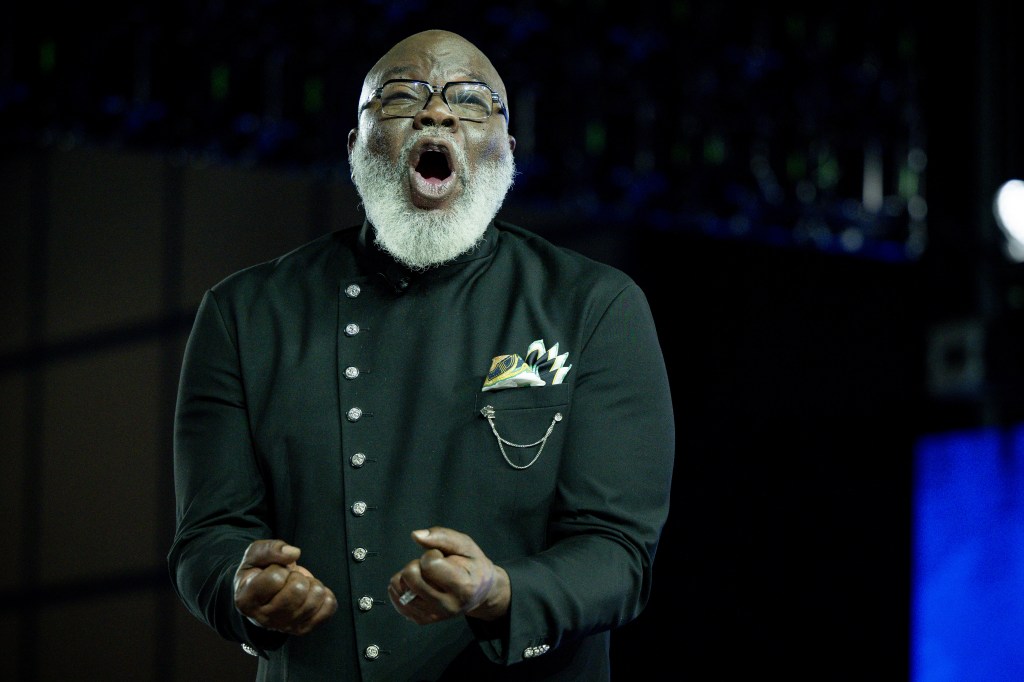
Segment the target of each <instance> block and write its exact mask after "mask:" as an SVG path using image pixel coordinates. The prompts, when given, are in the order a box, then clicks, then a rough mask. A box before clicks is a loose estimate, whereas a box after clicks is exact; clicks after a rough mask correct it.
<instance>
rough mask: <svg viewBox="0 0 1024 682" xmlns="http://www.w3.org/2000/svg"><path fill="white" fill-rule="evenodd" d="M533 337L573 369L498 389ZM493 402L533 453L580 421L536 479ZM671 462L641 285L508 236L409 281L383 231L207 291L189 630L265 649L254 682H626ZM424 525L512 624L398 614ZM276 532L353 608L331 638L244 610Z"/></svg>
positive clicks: (178, 447) (183, 585)
mask: <svg viewBox="0 0 1024 682" xmlns="http://www.w3.org/2000/svg"><path fill="white" fill-rule="evenodd" d="M539 340H542V341H543V343H544V345H545V346H546V347H548V348H550V347H552V346H554V344H555V343H557V344H558V352H559V353H568V356H567V359H566V364H568V365H571V369H570V371H569V372H568V373H567V374H566V376H565V379H564V382H563V383H562V384H560V385H551V384H550V382H549V383H548V385H545V386H536V387H518V388H508V389H504V390H497V391H482V390H481V388H482V386H483V382H484V378H485V375H486V374H487V372H488V369H489V368H490V366H491V361H492V358H494V357H495V356H498V355H503V354H518V355H520V356H521V357H524V358H525V357H526V353H527V349H528V347H529V346H530V344H531V343H532V342H534V341H539ZM346 370H347V371H346ZM488 405H489V406H491V407H492V408H493V410H494V413H493V414H494V426H495V428H496V429H497V431H498V433H499V434H500V435H501V437H502V438H504V439H506V440H507V441H510V442H513V443H519V444H529V443H534V442H535V441H537V440H538V439H540V438H541V437H542V436H543V435H544V434H545V433H546V431H547V429H548V428H549V427H550V426H551V424H552V423H553V420H555V414H556V413H560V414H561V420H560V421H554V427H553V429H552V431H551V433H550V436H549V437H548V438H547V440H546V441H545V442H544V444H543V445H544V449H543V451H542V452H541V453H540V456H539V457H538V458H537V459H536V461H535V462H534V463H533V464H532V465H531V466H529V467H527V468H520V467H523V466H524V465H525V464H527V463H528V462H530V460H532V459H533V458H534V456H535V455H536V454H537V452H538V450H539V446H535V447H531V448H515V447H511V446H508V445H506V446H505V447H504V450H505V454H504V455H503V454H502V451H501V449H500V448H499V442H498V440H497V439H496V437H495V434H494V433H493V432H492V429H491V425H490V424H489V422H488V420H487V419H485V418H484V416H483V415H482V414H481V410H482V409H483V408H484V407H485V406H488ZM353 408H356V409H353ZM356 410H358V412H357V411H356ZM506 457H507V458H508V459H506ZM673 457H674V421H673V413H672V405H671V397H670V393H669V386H668V380H667V375H666V371H665V365H664V360H663V357H662V352H661V349H660V346H659V343H658V337H657V332H656V330H655V325H654V322H653V320H652V318H651V313H650V309H649V307H648V304H647V300H646V298H645V297H644V295H643V293H642V291H641V290H640V289H639V288H638V287H637V286H636V284H635V283H634V282H633V281H632V280H630V279H629V278H628V277H627V276H626V275H625V274H624V273H622V272H620V271H618V270H616V269H614V268H611V267H609V266H606V265H603V264H600V263H597V262H595V261H593V260H590V259H588V258H585V257H583V256H581V255H579V254H576V253H573V252H571V251H568V250H565V249H562V248H558V247H556V246H553V245H552V244H550V243H549V242H547V241H545V240H543V239H541V238H540V237H538V236H536V235H534V234H531V233H530V232H528V231H526V230H523V229H521V228H518V227H515V226H512V225H509V224H506V223H502V222H500V221H498V222H496V223H495V224H494V225H491V226H490V227H489V228H488V230H487V233H486V235H485V239H484V241H483V243H482V244H481V245H480V246H479V247H478V248H477V249H475V250H473V251H471V252H470V253H468V254H466V255H464V256H463V257H461V258H459V259H458V260H457V262H455V263H452V264H450V265H446V266H443V267H440V268H435V269H432V270H429V271H427V272H426V273H420V274H416V273H411V272H408V271H406V270H405V269H403V268H401V267H400V266H399V265H397V264H396V263H395V262H394V261H393V260H391V259H390V258H388V257H387V256H385V255H384V254H383V253H382V252H381V251H380V250H378V249H377V248H376V247H375V246H374V245H373V243H372V228H370V227H369V226H368V225H366V224H364V225H362V226H361V227H353V228H350V229H346V230H340V231H338V232H335V233H333V234H331V235H327V236H325V237H322V238H320V239H318V240H316V241H314V242H311V243H310V244H307V245H305V246H303V247H301V248H299V249H297V250H295V251H293V252H291V253H289V254H287V255H285V256H282V257H280V258H278V259H276V260H273V261H270V262H267V263H263V264H260V265H256V266H254V267H251V268H248V269H246V270H243V271H241V272H239V273H236V274H235V275H232V276H231V277H229V278H227V279H226V280H224V281H223V282H221V283H219V284H217V285H216V286H214V287H213V288H212V289H211V290H210V291H208V292H207V294H206V295H205V297H204V299H203V301H202V304H201V306H200V308H199V311H198V314H197V317H196V321H195V326H194V329H193V331H192V335H191V337H190V339H189V342H188V345H187V349H186V352H185V359H184V364H183V368H182V374H181V384H180V390H179V398H178V405H177V413H176V417H175V444H174V467H175V485H176V495H177V520H178V525H177V532H176V535H175V538H174V542H173V545H172V547H171V550H170V553H169V564H170V569H171V573H172V577H173V580H174V583H175V587H176V589H177V591H178V594H179V595H180V597H181V598H182V600H183V601H184V603H185V604H186V605H187V606H188V608H189V609H190V610H191V611H192V613H193V614H195V616H196V617H198V618H200V619H201V620H203V621H205V622H207V623H208V624H209V625H210V626H212V627H213V628H215V629H216V630H217V631H218V632H219V633H220V634H221V635H222V636H224V637H226V638H228V639H232V640H236V641H239V642H247V643H249V644H250V645H252V646H253V647H255V648H256V649H258V650H259V651H260V652H261V661H260V674H259V677H260V679H268V680H284V679H289V680H385V681H387V682H398V681H402V680H442V679H450V680H476V679H481V680H602V679H607V676H608V674H609V660H608V645H609V639H608V632H609V630H610V629H612V628H614V627H617V626H619V625H622V624H624V623H626V622H629V621H630V620H632V619H633V618H635V617H636V616H637V615H638V614H639V613H640V612H641V610H642V609H643V608H644V606H645V604H646V602H647V599H648V597H649V595H650V590H651V579H652V575H651V567H652V561H653V558H654V552H655V549H656V546H657V543H658V540H659V536H660V533H661V530H662V527H663V525H664V523H665V520H666V516H667V513H668V504H669V488H670V481H671V474H672V468H673ZM513 465H515V466H513ZM359 502H362V503H364V505H365V511H364V510H363V506H364V505H357V504H356V503H359ZM354 508H355V509H357V510H359V511H361V512H362V513H357V512H354V511H353V509H354ZM431 525H442V526H448V527H451V528H454V529H456V530H459V531H462V532H464V533H467V534H468V535H470V536H471V537H472V538H473V539H474V540H475V541H476V542H477V544H479V545H480V547H481V548H482V549H483V551H484V552H485V553H486V554H487V555H488V556H489V557H490V558H491V559H492V560H493V561H494V562H495V563H497V564H499V565H500V566H502V567H503V568H504V569H505V570H506V571H507V572H508V575H509V577H510V580H511V586H512V602H511V608H510V612H509V615H508V617H507V618H506V619H505V620H503V621H500V622H498V623H492V624H483V623H480V622H477V621H474V620H473V619H468V618H462V619H455V620H451V621H447V622H444V623H440V624H434V625H428V626H417V625H414V624H411V623H409V622H407V621H406V620H405V619H404V618H402V617H401V616H400V615H399V614H398V613H397V612H396V611H395V610H394V609H393V608H392V606H391V604H390V602H389V601H388V598H387V593H386V587H387V581H388V579H389V578H390V576H391V575H392V574H393V573H395V572H396V571H398V570H399V569H400V568H401V567H402V566H403V565H404V564H405V563H406V562H407V561H409V560H410V559H412V558H414V557H416V556H419V554H420V552H421V551H422V550H421V549H420V548H419V546H418V545H416V544H415V543H414V542H413V541H412V540H411V538H410V532H411V531H412V530H414V529H418V528H426V527H429V526H431ZM260 538H281V539H284V540H287V541H288V542H289V543H291V544H293V545H296V546H298V547H300V548H301V549H302V559H301V561H300V563H301V564H302V565H304V566H305V567H306V568H308V569H309V570H311V571H312V573H313V574H314V575H315V576H317V577H318V578H319V579H320V580H322V581H323V582H324V584H326V585H327V586H328V587H330V588H331V589H332V590H333V591H334V592H335V594H336V595H337V597H338V600H339V608H338V611H337V613H336V614H335V615H334V616H333V617H332V618H331V619H330V620H329V621H328V622H326V623H325V624H323V625H322V626H321V627H320V628H318V629H317V630H316V631H314V632H313V633H311V634H309V635H306V636H304V637H287V636H284V635H281V634H278V633H272V632H268V631H261V630H260V629H259V628H256V627H253V626H251V625H249V624H248V623H247V622H246V621H245V619H244V618H242V617H241V616H240V614H239V613H238V612H237V610H236V609H235V607H234V604H233V599H232V576H233V574H234V571H235V568H236V567H237V565H238V563H239V561H240V560H241V557H242V554H243V552H244V551H245V548H246V547H247V546H248V544H249V543H250V542H251V541H253V540H256V539H260ZM364 596H366V597H370V598H371V600H370V601H367V600H364V601H363V606H364V608H365V607H366V605H367V604H370V608H369V609H368V610H362V609H360V607H359V600H360V598H361V597H364ZM371 646H375V647H376V649H375V650H374V649H370V651H371V652H372V651H376V652H378V655H377V656H376V657H375V658H371V657H368V656H367V652H368V647H371Z"/></svg>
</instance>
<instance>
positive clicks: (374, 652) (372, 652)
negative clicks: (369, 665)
mask: <svg viewBox="0 0 1024 682" xmlns="http://www.w3.org/2000/svg"><path fill="white" fill-rule="evenodd" d="M363 656H366V658H367V659H369V660H371V661H375V660H377V657H378V656H380V647H379V646H377V645H376V644H371V645H370V646H368V647H366V649H364V650H363Z"/></svg>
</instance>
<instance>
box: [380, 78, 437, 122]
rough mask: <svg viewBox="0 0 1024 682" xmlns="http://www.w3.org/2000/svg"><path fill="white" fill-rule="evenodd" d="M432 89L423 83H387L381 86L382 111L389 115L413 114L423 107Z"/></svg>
mask: <svg viewBox="0 0 1024 682" xmlns="http://www.w3.org/2000/svg"><path fill="white" fill-rule="evenodd" d="M429 96H430V89H429V88H428V87H427V86H426V85H424V84H423V83H387V84H386V85H384V87H383V88H381V91H380V103H381V111H383V112H384V114H386V115H388V116H411V115H415V114H416V112H417V111H419V110H420V109H422V108H423V106H424V105H425V104H426V103H427V97H429Z"/></svg>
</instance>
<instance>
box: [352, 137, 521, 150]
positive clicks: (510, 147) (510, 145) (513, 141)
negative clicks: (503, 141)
mask: <svg viewBox="0 0 1024 682" xmlns="http://www.w3.org/2000/svg"><path fill="white" fill-rule="evenodd" d="M351 139H352V138H351V137H349V143H348V146H349V147H350V148H351V147H352V142H351ZM508 150H509V151H510V152H514V151H515V150H516V138H514V137H512V136H511V135H509V136H508Z"/></svg>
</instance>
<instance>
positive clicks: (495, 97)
mask: <svg viewBox="0 0 1024 682" xmlns="http://www.w3.org/2000/svg"><path fill="white" fill-rule="evenodd" d="M392 83H416V84H418V85H425V86H427V88H429V89H430V95H429V96H428V97H427V101H426V102H424V103H423V109H426V108H427V107H429V106H430V98H431V97H433V96H434V95H440V96H441V101H442V102H444V105H445V106H446V107H448V111H451V112H452V114H455V111H454V110H452V105H451V104H449V103H448V96H447V95H446V94H445V93H446V92H447V91H448V88H449V87H450V86H452V85H482V86H483V87H485V88H487V91H488V92H490V93H491V101H492V102H494V103H495V104H497V105H498V108H499V110H500V111H501V115H502V116H504V117H505V124H506V125H508V109H507V108H506V107H505V102H504V101H502V99H501V95H499V94H498V93H497V92H495V91H494V89H493V88H491V86H489V85H488V84H487V83H484V82H483V81H448V82H447V83H445V84H444V85H442V86H441V87H437V86H435V85H433V84H432V83H428V82H427V81H421V80H417V79H415V78H392V79H390V80H386V81H384V82H383V83H381V84H380V87H378V88H377V89H376V90H374V91H373V97H371V99H379V98H380V96H381V93H382V92H384V88H385V87H387V86H388V85H391V84H392ZM423 109H420V111H423ZM380 113H382V114H384V115H385V116H387V117H389V118H415V117H416V114H411V115H410V114H385V113H384V105H383V104H381V110H380ZM416 113H419V112H416ZM490 117H491V115H490V114H488V115H487V117H485V118H469V117H467V116H459V117H458V118H459V120H460V121H473V122H474V123H483V122H484V121H486V120H487V119H488V118H490Z"/></svg>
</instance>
